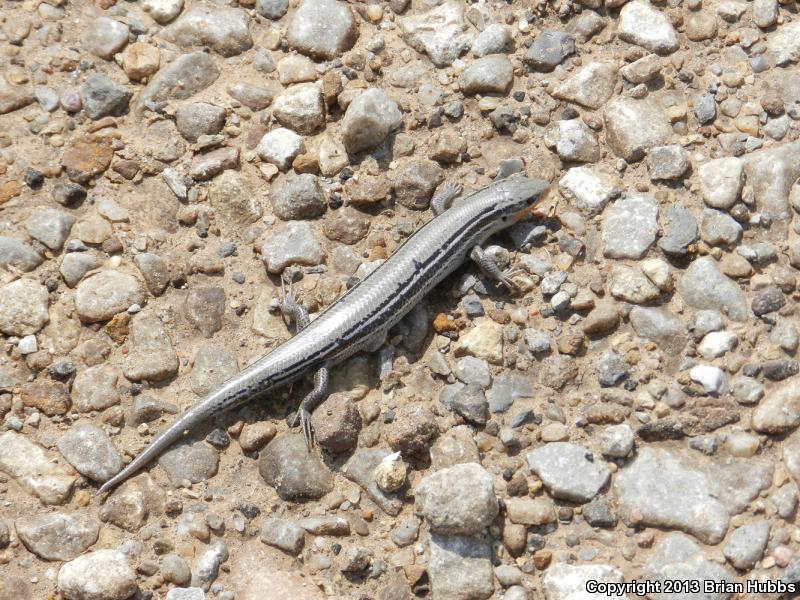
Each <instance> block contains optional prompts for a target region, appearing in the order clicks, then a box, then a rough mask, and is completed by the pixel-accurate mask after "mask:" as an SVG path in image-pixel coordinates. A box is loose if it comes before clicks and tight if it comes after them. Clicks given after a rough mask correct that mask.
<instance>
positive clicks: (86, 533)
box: [14, 512, 100, 561]
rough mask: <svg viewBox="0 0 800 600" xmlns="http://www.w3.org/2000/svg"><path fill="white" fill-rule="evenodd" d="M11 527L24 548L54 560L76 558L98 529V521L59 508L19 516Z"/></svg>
mask: <svg viewBox="0 0 800 600" xmlns="http://www.w3.org/2000/svg"><path fill="white" fill-rule="evenodd" d="M14 528H15V530H16V532H17V536H18V537H19V539H20V541H21V542H22V543H23V544H24V545H25V547H26V548H27V549H28V550H30V551H31V552H33V553H34V554H35V555H36V556H38V557H40V558H43V559H44V560H57V561H70V560H73V559H75V558H77V557H78V556H80V555H81V554H83V553H84V552H85V551H86V550H87V549H88V548H89V547H90V546H92V545H93V544H94V543H95V542H96V541H97V537H98V535H99V533H100V526H99V524H98V523H97V521H95V520H94V519H92V518H91V517H88V516H86V515H84V514H77V515H73V514H69V513H60V512H52V513H40V514H36V515H28V516H23V517H20V518H19V519H17V520H16V521H15V522H14Z"/></svg>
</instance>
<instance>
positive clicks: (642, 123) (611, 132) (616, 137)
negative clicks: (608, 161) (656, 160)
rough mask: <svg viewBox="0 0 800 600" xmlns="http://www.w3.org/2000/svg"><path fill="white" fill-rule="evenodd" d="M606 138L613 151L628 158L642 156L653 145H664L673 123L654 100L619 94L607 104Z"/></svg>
mask: <svg viewBox="0 0 800 600" xmlns="http://www.w3.org/2000/svg"><path fill="white" fill-rule="evenodd" d="M603 118H604V120H605V124H606V142H608V145H609V146H611V149H612V150H613V151H614V154H616V155H617V156H620V157H622V158H624V159H625V160H626V161H628V162H635V161H638V160H641V159H642V158H644V156H645V152H646V151H647V150H648V149H649V148H652V147H653V146H661V145H663V144H665V143H666V142H667V140H668V139H669V137H670V136H671V135H672V127H670V125H669V122H668V121H667V119H666V117H665V116H664V112H663V111H662V110H661V107H660V106H659V105H658V104H657V103H656V102H654V101H653V100H651V99H649V98H647V99H644V100H635V99H633V98H630V97H628V96H618V97H617V98H615V99H614V100H612V101H611V102H610V103H609V104H608V105H607V106H606V108H605V111H604V113H603Z"/></svg>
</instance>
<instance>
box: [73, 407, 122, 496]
mask: <svg viewBox="0 0 800 600" xmlns="http://www.w3.org/2000/svg"><path fill="white" fill-rule="evenodd" d="M58 451H59V452H61V454H63V455H64V458H66V459H67V462H68V463H69V464H71V465H72V466H73V467H75V470H76V471H78V473H80V474H81V475H84V476H85V477H88V478H89V479H91V480H93V481H98V482H101V483H102V482H104V481H108V480H109V479H111V478H112V477H113V476H114V475H116V474H117V473H118V472H119V471H121V470H122V467H123V466H124V464H123V462H122V457H121V456H120V455H119V453H118V452H117V449H116V448H115V447H114V444H113V443H112V441H111V439H110V438H109V437H108V435H107V434H106V432H105V431H103V430H102V429H100V428H99V427H98V426H97V425H95V424H94V423H93V422H92V421H88V420H82V421H78V422H77V423H75V424H74V425H73V426H72V427H71V428H70V430H69V431H68V432H67V433H66V434H64V435H63V436H61V439H59V440H58Z"/></svg>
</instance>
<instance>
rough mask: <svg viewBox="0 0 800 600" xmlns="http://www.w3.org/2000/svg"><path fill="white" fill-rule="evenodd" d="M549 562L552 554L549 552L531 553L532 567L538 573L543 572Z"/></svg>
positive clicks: (538, 551)
mask: <svg viewBox="0 0 800 600" xmlns="http://www.w3.org/2000/svg"><path fill="white" fill-rule="evenodd" d="M551 560H553V553H552V552H550V550H537V551H536V552H534V553H533V565H534V566H535V567H536V568H537V569H538V570H539V571H544V570H545V569H546V568H547V567H549V566H550V561H551Z"/></svg>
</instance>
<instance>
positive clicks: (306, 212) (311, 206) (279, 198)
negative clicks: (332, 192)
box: [272, 174, 325, 221]
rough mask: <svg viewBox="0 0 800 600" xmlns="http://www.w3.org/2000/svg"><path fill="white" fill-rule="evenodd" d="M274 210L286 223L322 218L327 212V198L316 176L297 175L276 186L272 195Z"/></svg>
mask: <svg viewBox="0 0 800 600" xmlns="http://www.w3.org/2000/svg"><path fill="white" fill-rule="evenodd" d="M272 209H273V212H274V213H275V214H276V215H277V216H278V217H279V218H281V219H283V220H285V221H291V220H299V219H313V218H316V217H319V216H321V215H322V214H323V213H324V212H325V196H324V195H323V192H322V187H321V186H320V184H319V181H318V180H317V178H316V176H314V175H311V174H303V175H297V176H296V177H292V178H290V179H287V180H286V181H284V183H283V184H282V185H280V186H276V188H275V189H274V191H273V194H272Z"/></svg>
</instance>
